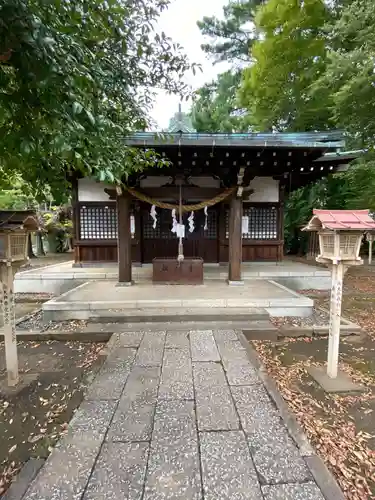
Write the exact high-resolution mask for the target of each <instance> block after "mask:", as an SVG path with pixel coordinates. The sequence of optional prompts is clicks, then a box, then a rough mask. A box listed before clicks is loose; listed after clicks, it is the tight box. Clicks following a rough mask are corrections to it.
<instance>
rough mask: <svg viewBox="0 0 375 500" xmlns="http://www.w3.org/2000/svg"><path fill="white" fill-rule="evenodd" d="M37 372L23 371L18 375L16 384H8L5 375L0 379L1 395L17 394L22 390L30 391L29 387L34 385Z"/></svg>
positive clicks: (36, 379)
mask: <svg viewBox="0 0 375 500" xmlns="http://www.w3.org/2000/svg"><path fill="white" fill-rule="evenodd" d="M38 378H39V375H38V373H23V374H21V375H20V378H19V382H18V384H17V385H8V380H7V375H6V373H5V376H4V377H2V378H1V379H0V395H1V396H3V397H10V396H18V395H19V394H20V393H21V392H23V391H26V390H27V391H30V387H31V386H33V385H36V383H37V381H38Z"/></svg>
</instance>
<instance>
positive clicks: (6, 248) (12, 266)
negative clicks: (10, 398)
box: [0, 211, 38, 386]
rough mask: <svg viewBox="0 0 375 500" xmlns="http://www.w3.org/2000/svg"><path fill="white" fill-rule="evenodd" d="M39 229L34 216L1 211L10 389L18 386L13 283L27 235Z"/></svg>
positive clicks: (1, 265)
mask: <svg viewBox="0 0 375 500" xmlns="http://www.w3.org/2000/svg"><path fill="white" fill-rule="evenodd" d="M37 229H38V223H37V220H36V217H34V216H33V212H30V211H0V278H1V288H0V292H1V301H2V305H3V316H4V340H5V360H6V367H7V374H8V385H10V386H14V385H17V383H18V380H19V376H18V356H17V338H16V323H15V307H14V294H13V279H14V274H15V273H16V272H17V271H18V269H19V268H20V267H21V265H22V264H24V263H25V262H26V260H27V258H28V256H27V243H28V233H29V231H35V230H37Z"/></svg>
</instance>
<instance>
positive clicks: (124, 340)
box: [117, 332, 143, 348]
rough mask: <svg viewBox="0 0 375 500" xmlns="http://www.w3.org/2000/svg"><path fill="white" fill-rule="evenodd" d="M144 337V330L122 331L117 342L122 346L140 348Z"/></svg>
mask: <svg viewBox="0 0 375 500" xmlns="http://www.w3.org/2000/svg"><path fill="white" fill-rule="evenodd" d="M142 338H143V332H122V333H120V334H119V335H118V340H117V343H118V345H119V346H121V347H136V348H138V347H139V345H140V343H141V341H142Z"/></svg>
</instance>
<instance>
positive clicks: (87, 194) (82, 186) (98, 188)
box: [78, 177, 113, 201]
mask: <svg viewBox="0 0 375 500" xmlns="http://www.w3.org/2000/svg"><path fill="white" fill-rule="evenodd" d="M106 188H112V189H113V186H112V185H110V184H106V183H105V182H97V181H96V180H95V179H92V178H91V177H84V178H83V179H79V180H78V201H108V200H109V196H108V194H107V193H105V192H104V189H106Z"/></svg>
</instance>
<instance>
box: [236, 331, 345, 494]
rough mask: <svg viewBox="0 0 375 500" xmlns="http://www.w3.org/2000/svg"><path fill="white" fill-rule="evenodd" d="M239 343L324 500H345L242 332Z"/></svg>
mask: <svg viewBox="0 0 375 500" xmlns="http://www.w3.org/2000/svg"><path fill="white" fill-rule="evenodd" d="M237 333H238V334H239V338H240V340H241V343H242V344H243V346H244V347H245V349H246V351H247V355H248V357H249V359H250V361H251V362H252V363H253V364H254V366H255V367H256V369H257V371H258V374H259V377H260V379H261V380H262V382H263V384H264V386H265V388H266V391H267V392H268V394H269V396H270V398H271V399H272V400H273V402H274V403H275V405H276V407H277V409H278V410H279V412H280V415H281V418H282V419H283V421H284V423H285V426H286V428H287V429H288V432H289V434H290V436H291V437H292V439H293V440H294V442H295V443H296V445H297V447H298V448H299V449H300V451H301V454H302V456H303V458H304V460H305V462H306V465H307V467H308V469H309V470H310V472H311V474H312V476H313V478H314V480H315V482H316V483H317V485H318V487H319V488H320V490H321V492H322V494H323V496H324V498H325V500H345V497H344V494H343V493H342V491H341V489H340V487H339V485H338V484H337V482H336V479H335V478H334V477H333V475H332V474H331V472H330V471H329V469H328V467H327V466H326V465H325V463H324V461H323V460H322V459H321V458H320V457H319V456H318V455H317V454H316V451H315V450H314V449H313V447H312V446H311V444H310V442H309V440H308V438H307V436H306V434H305V433H304V432H303V430H302V429H301V426H300V425H299V423H298V422H297V420H296V418H295V416H294V415H293V413H292V412H291V411H290V410H289V407H288V405H287V404H286V402H285V401H284V399H283V397H282V395H281V394H280V392H279V390H278V388H277V385H276V383H275V381H274V380H273V379H272V377H270V376H269V375H268V372H267V370H266V368H265V366H264V365H263V363H262V361H261V359H260V357H259V356H258V353H257V352H256V350H255V349H254V348H253V347H252V346H251V345H250V344H249V342H247V340H246V338H245V337H244V336H243V334H242V332H237Z"/></svg>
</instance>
